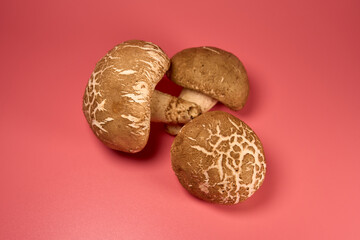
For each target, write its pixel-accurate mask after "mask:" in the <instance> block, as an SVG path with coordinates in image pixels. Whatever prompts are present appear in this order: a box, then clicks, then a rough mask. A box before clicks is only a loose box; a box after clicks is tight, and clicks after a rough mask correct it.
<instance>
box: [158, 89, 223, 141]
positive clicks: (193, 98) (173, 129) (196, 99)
mask: <svg viewBox="0 0 360 240" xmlns="http://www.w3.org/2000/svg"><path fill="white" fill-rule="evenodd" d="M179 99H183V100H186V101H189V102H193V103H196V104H197V105H199V106H200V108H201V110H202V112H203V113H205V112H207V111H209V110H210V109H211V108H212V107H213V106H215V104H216V103H217V102H218V101H217V100H216V99H214V98H212V97H209V96H207V95H205V94H202V93H200V92H197V91H194V90H191V89H188V88H183V89H182V90H181V93H180V95H179ZM182 127H183V126H182V125H179V124H167V125H166V126H165V130H166V132H167V133H169V134H170V135H177V134H178V133H179V131H180V129H181V128H182Z"/></svg>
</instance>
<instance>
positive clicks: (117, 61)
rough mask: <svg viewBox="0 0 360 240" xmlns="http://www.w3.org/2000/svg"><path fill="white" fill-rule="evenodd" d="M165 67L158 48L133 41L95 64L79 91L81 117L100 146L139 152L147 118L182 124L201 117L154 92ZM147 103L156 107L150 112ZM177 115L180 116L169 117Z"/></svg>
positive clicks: (192, 108) (189, 107)
mask: <svg viewBox="0 0 360 240" xmlns="http://www.w3.org/2000/svg"><path fill="white" fill-rule="evenodd" d="M169 65H170V63H169V59H168V57H167V56H166V54H165V53H164V52H163V51H162V50H161V49H160V47H158V46H157V45H155V44H153V43H150V42H145V41H139V40H130V41H126V42H123V43H121V44H119V45H117V46H115V47H114V48H113V49H111V50H110V51H109V52H108V53H107V54H106V55H105V56H104V57H103V58H102V59H100V61H99V62H98V63H97V64H96V66H95V70H94V72H93V73H92V75H91V77H90V79H89V81H88V84H87V87H86V89H85V93H84V97H83V112H84V115H85V117H86V120H87V122H88V123H89V125H90V127H91V129H92V130H93V132H94V133H95V135H96V136H97V137H98V138H99V139H100V140H101V141H102V142H103V143H104V144H106V145H107V146H108V147H110V148H112V149H115V150H120V151H124V152H130V153H135V152H139V151H141V150H142V149H143V148H144V147H145V145H146V143H147V141H148V137H149V131H150V117H152V118H154V121H164V122H170V123H177V122H178V123H181V122H182V123H185V122H187V121H189V120H190V119H192V118H194V117H196V116H197V115H199V114H200V113H201V110H200V108H199V107H198V106H197V105H196V104H194V103H189V102H187V101H184V100H181V99H180V100H177V99H176V98H175V97H172V96H170V95H167V94H163V93H161V92H158V91H155V92H154V89H155V85H156V84H157V83H158V82H159V81H160V80H161V79H162V77H163V76H164V74H165V72H166V71H167V70H168V68H169ZM153 93H154V94H153ZM152 96H153V99H151V98H152ZM151 102H152V103H155V104H157V106H153V107H152V108H151V107H150V105H151V104H150V103H151ZM151 110H153V113H151ZM160 110H162V111H160ZM177 112H179V113H180V114H179V115H180V116H176V115H175V114H174V113H177Z"/></svg>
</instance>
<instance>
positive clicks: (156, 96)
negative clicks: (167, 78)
mask: <svg viewBox="0 0 360 240" xmlns="http://www.w3.org/2000/svg"><path fill="white" fill-rule="evenodd" d="M201 112H202V111H201V107H200V106H198V105H197V104H195V103H193V102H190V101H187V100H184V99H181V98H177V97H174V96H171V95H169V94H166V93H163V92H160V91H157V90H155V91H154V93H153V95H152V98H151V121H152V122H163V123H170V124H179V123H180V124H181V123H183V124H184V123H187V122H189V121H190V120H191V119H193V118H195V117H197V116H199V115H200V114H201Z"/></svg>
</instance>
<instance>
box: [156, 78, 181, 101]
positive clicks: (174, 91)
mask: <svg viewBox="0 0 360 240" xmlns="http://www.w3.org/2000/svg"><path fill="white" fill-rule="evenodd" d="M181 89H182V87H180V86H179V85H177V84H175V83H174V82H173V81H171V80H170V79H169V78H168V77H167V76H166V75H165V76H164V77H163V78H162V79H161V81H160V82H159V83H158V84H157V85H156V90H159V91H161V92H164V93H167V94H170V95H173V96H175V97H177V96H179V94H180V92H181Z"/></svg>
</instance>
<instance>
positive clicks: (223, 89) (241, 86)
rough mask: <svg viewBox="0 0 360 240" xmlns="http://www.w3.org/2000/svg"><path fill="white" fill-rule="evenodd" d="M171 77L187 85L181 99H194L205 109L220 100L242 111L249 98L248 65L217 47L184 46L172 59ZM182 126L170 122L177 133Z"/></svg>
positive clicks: (208, 108)
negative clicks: (246, 67) (246, 66)
mask: <svg viewBox="0 0 360 240" xmlns="http://www.w3.org/2000/svg"><path fill="white" fill-rule="evenodd" d="M167 76H168V77H169V78H170V79H171V80H172V81H173V82H175V83H176V84H178V85H180V86H182V87H183V90H182V92H181V93H180V95H179V98H182V99H184V100H187V101H190V102H194V103H196V104H198V105H199V106H200V107H201V110H202V112H203V113H204V112H207V111H209V110H210V109H211V108H212V107H213V106H214V105H215V104H216V103H217V102H218V101H220V102H222V103H223V104H225V105H226V106H228V107H229V108H230V109H232V110H240V109H241V108H243V106H244V105H245V103H246V101H247V97H248V93H249V82H248V77H247V73H246V70H245V67H244V65H243V64H242V63H241V61H240V60H239V59H238V58H237V57H236V56H235V55H234V54H232V53H230V52H227V51H224V50H222V49H219V48H215V47H196V48H188V49H184V50H182V51H181V52H179V53H177V54H175V55H174V56H173V57H172V58H171V66H170V69H169V71H168V72H167ZM181 127H182V126H181V125H166V131H167V132H168V133H169V134H172V135H176V134H177V133H178V132H179V130H180V129H181Z"/></svg>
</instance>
